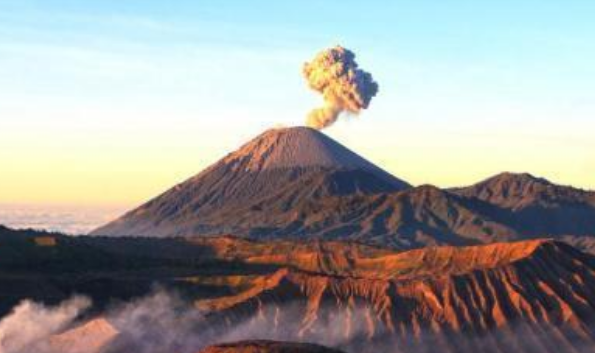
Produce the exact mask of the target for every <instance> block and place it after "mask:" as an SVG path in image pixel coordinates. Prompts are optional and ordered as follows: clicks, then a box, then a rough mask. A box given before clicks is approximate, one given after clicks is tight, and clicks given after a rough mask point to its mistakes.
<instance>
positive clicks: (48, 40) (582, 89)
mask: <svg viewBox="0 0 595 353" xmlns="http://www.w3.org/2000/svg"><path fill="white" fill-rule="evenodd" d="M594 14H595V2H593V1H590V0H584V1H578V0H569V1H559V0H556V1H553V0H539V1H537V0H535V1H533V0H521V1H519V0H515V1H512V0H503V1H490V2H488V1H463V0H440V1H438V0H419V1H405V0H395V1H379V0H378V1H373V0H372V1H348V0H342V1H332V0H327V1H319V0H301V1H291V2H290V1H272V0H271V1H265V0H253V1H240V0H237V1H232V0H218V1H214V0H213V1H208V0H205V1H190V0H188V1H185V0H179V1H173V0H172V1H156V0H142V1H141V0H101V1H100V0H88V1H74V0H71V1H66V0H63V1H59V0H40V1H32V0H0V203H11V204H14V203H27V204H76V205H124V206H133V205H136V204H138V203H141V202H143V201H146V200H147V199H149V198H151V197H153V196H156V195H157V194H159V193H161V192H163V191H164V190H165V189H167V188H169V187H171V186H173V185H174V184H176V183H178V182H181V181H183V180H185V179H186V178H188V177H190V176H192V175H194V174H196V173H197V172H199V171H200V170H202V169H203V168H205V167H207V166H208V165H209V164H210V163H213V162H215V161H216V160H218V159H219V158H221V157H222V156H224V155H225V154H226V153H228V152H231V151H233V150H234V149H236V148H237V147H239V146H240V145H241V144H242V143H244V142H246V141H247V140H249V139H250V138H252V137H254V136H255V135H257V134H259V133H260V132H262V131H263V130H264V129H267V128H270V127H275V126H292V125H300V124H302V123H303V121H304V119H305V116H306V114H307V113H308V112H309V111H310V110H311V109H312V108H315V107H317V106H319V105H320V104H321V102H322V100H321V98H320V96H318V95H317V94H316V93H315V92H313V91H311V90H309V89H308V88H307V86H306V83H305V81H304V80H303V78H302V76H301V68H302V65H303V63H304V62H305V61H307V60H310V59H311V58H312V57H313V56H314V55H315V54H316V53H317V52H318V51H320V50H322V49H324V48H327V47H330V46H334V45H337V44H340V45H343V46H345V47H347V48H349V49H351V50H353V51H354V52H355V53H356V55H357V57H356V60H357V61H358V63H359V64H360V66H361V67H362V68H363V69H365V70H367V71H369V72H371V73H372V75H373V76H374V78H375V80H376V81H377V82H378V83H379V86H380V90H379V93H378V96H377V97H375V99H374V100H373V101H372V102H371V104H370V107H369V109H368V110H365V111H363V112H362V114H361V115H359V116H357V117H349V118H347V119H343V120H342V121H340V122H339V123H337V124H336V125H334V126H332V127H331V128H329V129H327V130H324V132H325V133H327V134H328V135H330V136H331V137H333V138H335V139H337V140H338V141H339V142H341V143H343V144H344V145H346V146H347V147H349V148H351V149H353V150H354V151H356V152H357V153H359V154H361V155H362V156H364V157H366V158H368V159H369V160H371V161H372V162H375V163H377V164H379V165H380V166H382V167H383V168H385V169H386V170H388V171H389V172H391V173H393V174H395V175H396V176H398V177H399V178H401V179H405V180H407V181H409V182H410V183H412V184H416V185H419V184H425V183H430V184H434V185H438V186H444V187H445V186H455V185H467V184H472V183H475V182H477V181H479V180H482V179H484V178H487V177H489V176H491V175H493V174H496V173H499V172H502V171H512V172H529V173H532V174H534V175H537V176H542V177H545V178H548V179H550V180H552V181H554V182H557V183H561V184H572V185H574V186H577V187H581V188H586V189H595V137H594V135H595V41H594V40H593V38H595V21H593V15H594Z"/></svg>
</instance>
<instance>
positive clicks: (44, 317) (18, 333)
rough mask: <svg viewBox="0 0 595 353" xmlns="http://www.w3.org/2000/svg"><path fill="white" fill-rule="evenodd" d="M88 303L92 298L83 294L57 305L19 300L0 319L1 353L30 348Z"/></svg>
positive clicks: (16, 352) (78, 312) (63, 324)
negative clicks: (10, 310)
mask: <svg viewBox="0 0 595 353" xmlns="http://www.w3.org/2000/svg"><path fill="white" fill-rule="evenodd" d="M90 305H91V301H90V300H89V299H87V298H85V297H73V298H72V299H69V300H67V301H65V302H63V303H62V304H60V305H58V306H56V307H46V306H44V305H42V304H38V303H35V302H33V301H31V300H24V301H22V302H21V303H20V304H18V305H17V306H16V307H15V308H14V309H13V310H12V312H11V313H10V314H8V315H7V316H5V317H4V318H3V319H2V320H1V321H0V353H19V352H30V351H31V349H32V347H33V346H34V345H37V344H38V343H39V342H41V341H43V340H44V339H45V338H47V337H49V336H50V335H52V334H54V333H56V332H58V331H60V330H62V329H63V328H64V327H66V326H67V325H69V324H70V323H71V322H72V320H74V319H75V318H76V317H77V316H78V315H79V314H80V313H81V312H82V311H84V310H85V309H87V308H88V307H89V306H90Z"/></svg>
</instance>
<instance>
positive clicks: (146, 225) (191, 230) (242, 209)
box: [92, 127, 411, 236]
mask: <svg viewBox="0 0 595 353" xmlns="http://www.w3.org/2000/svg"><path fill="white" fill-rule="evenodd" d="M410 187H411V186H410V185H409V184H408V183H407V182H405V181H402V180H400V179H398V178H395V177H394V176H392V175H390V174H389V173H387V172H385V171H384V170H382V169H381V168H379V167H377V166H375V165H374V164H372V163H370V162H369V161H367V160H365V159H364V158H362V157H360V156H359V155H357V154H355V153H354V152H352V151H350V150H349V149H347V148H346V147H344V146H342V145H341V144H339V143H338V142H336V141H334V140H333V139H331V138H329V137H328V136H326V135H324V134H323V133H321V132H319V131H317V130H314V129H311V128H307V127H293V128H282V129H272V130H268V131H266V132H264V133H263V134H261V135H259V136H257V137H256V138H255V139H253V140H252V141H250V142H248V143H247V144H245V145H244V146H242V147H241V148H240V149H239V150H237V151H235V152H233V153H231V154H229V155H228V156H226V157H225V158H223V159H222V160H220V161H219V162H217V163H215V164H214V165H212V166H210V167H209V168H207V169H206V170H204V171H203V172H201V173H199V174H198V175H196V176H194V177H192V178H190V179H189V180H187V181H185V182H183V183H181V184H179V185H177V186H175V187H173V188H172V189H170V190H169V191H167V192H165V193H164V194H162V195H161V196H158V197H157V198H155V199H153V200H151V201H149V202H147V203H146V204H144V205H142V206H140V207H139V208H137V209H135V210H133V211H131V212H129V213H127V214H125V215H124V216H123V217H122V218H120V219H118V220H116V221H114V222H112V223H109V224H107V225H105V226H103V227H101V228H99V229H97V230H95V231H94V232H93V233H92V234H95V235H142V236H183V235H195V234H202V235H209V234H213V235H216V234H222V233H232V234H239V235H255V236H258V235H264V234H269V233H271V232H274V231H277V230H278V228H283V230H282V233H287V232H295V231H298V229H299V228H300V225H299V220H298V219H295V217H291V216H290V218H294V219H293V220H290V221H289V224H287V221H286V220H287V214H288V213H292V212H294V211H295V210H297V209H303V208H304V207H307V206H306V205H308V204H312V203H313V202H316V201H319V200H322V199H327V198H330V197H334V196H347V195H373V194H380V193H389V192H398V191H401V190H406V189H408V188H410ZM274 218H277V221H275V220H274ZM282 220H284V221H283V222H284V224H280V222H281V221H282Z"/></svg>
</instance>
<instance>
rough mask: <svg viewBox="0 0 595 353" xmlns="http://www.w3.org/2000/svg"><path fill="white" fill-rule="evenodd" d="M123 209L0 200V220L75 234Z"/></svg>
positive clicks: (13, 226) (19, 225)
mask: <svg viewBox="0 0 595 353" xmlns="http://www.w3.org/2000/svg"><path fill="white" fill-rule="evenodd" d="M125 210H126V207H124V206H80V205H32V204H31V205H30V204H0V224H1V225H4V226H7V227H10V228H15V229H27V228H32V229H39V230H49V231H57V232H62V233H66V234H77V235H78V234H86V233H88V232H89V231H91V230H93V229H95V228H97V227H98V226H100V225H103V224H105V223H107V222H109V221H111V220H113V219H115V218H116V217H118V216H119V215H121V214H122V213H123V212H124V211H125Z"/></svg>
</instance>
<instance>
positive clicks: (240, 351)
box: [199, 341, 341, 353]
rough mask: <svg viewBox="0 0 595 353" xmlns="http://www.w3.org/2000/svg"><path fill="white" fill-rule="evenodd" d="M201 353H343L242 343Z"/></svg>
mask: <svg viewBox="0 0 595 353" xmlns="http://www.w3.org/2000/svg"><path fill="white" fill-rule="evenodd" d="M199 353H341V351H339V350H336V349H330V348H326V347H323V346H319V345H315V344H307V343H293V342H276V341H241V342H234V343H223V344H218V345H214V346H210V347H207V348H205V349H203V350H201V351H200V352H199Z"/></svg>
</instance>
